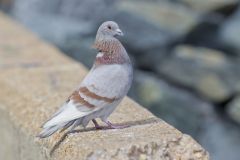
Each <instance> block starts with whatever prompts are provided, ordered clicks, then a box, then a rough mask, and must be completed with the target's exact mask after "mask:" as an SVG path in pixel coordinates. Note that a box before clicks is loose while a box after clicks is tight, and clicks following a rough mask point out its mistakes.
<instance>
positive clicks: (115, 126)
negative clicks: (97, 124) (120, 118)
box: [105, 121, 129, 129]
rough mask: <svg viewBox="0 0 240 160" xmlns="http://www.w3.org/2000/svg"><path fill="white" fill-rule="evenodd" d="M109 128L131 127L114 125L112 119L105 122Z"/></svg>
mask: <svg viewBox="0 0 240 160" xmlns="http://www.w3.org/2000/svg"><path fill="white" fill-rule="evenodd" d="M105 123H106V124H107V125H108V128H109V129H123V128H127V127H129V126H128V125H114V124H112V123H111V122H110V121H106V122H105Z"/></svg>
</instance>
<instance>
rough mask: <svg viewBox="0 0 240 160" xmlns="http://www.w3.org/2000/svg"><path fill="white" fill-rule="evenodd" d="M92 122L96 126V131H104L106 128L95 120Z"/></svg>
mask: <svg viewBox="0 0 240 160" xmlns="http://www.w3.org/2000/svg"><path fill="white" fill-rule="evenodd" d="M92 122H93V124H94V125H95V128H96V129H104V127H102V126H100V125H99V124H98V123H97V121H96V120H95V119H92Z"/></svg>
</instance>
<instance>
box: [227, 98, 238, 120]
mask: <svg viewBox="0 0 240 160" xmlns="http://www.w3.org/2000/svg"><path fill="white" fill-rule="evenodd" d="M227 113H228V115H229V117H230V118H232V119H233V120H234V121H236V122H237V123H239V124H240V95H238V96H237V97H235V98H234V99H233V101H232V102H230V103H229V104H228V105H227Z"/></svg>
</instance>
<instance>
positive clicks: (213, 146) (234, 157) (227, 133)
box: [197, 115, 240, 160]
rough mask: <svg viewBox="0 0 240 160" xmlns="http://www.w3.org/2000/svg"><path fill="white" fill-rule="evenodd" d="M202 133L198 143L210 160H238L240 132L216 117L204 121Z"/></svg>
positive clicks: (224, 120)
mask: <svg viewBox="0 0 240 160" xmlns="http://www.w3.org/2000/svg"><path fill="white" fill-rule="evenodd" d="M205 123H206V124H205V126H204V127H203V128H202V130H203V132H201V133H200V134H199V137H198V138H197V139H198V142H199V143H200V144H201V145H203V146H204V147H205V148H206V149H207V150H208V151H209V152H210V155H211V159H212V160H227V159H228V160H238V159H239V150H240V134H239V132H240V130H239V126H237V125H234V124H232V123H230V122H228V121H226V119H224V118H223V117H221V116H218V115H212V116H211V117H208V118H207V119H205Z"/></svg>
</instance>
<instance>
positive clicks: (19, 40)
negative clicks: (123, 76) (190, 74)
mask: <svg viewBox="0 0 240 160" xmlns="http://www.w3.org/2000/svg"><path fill="white" fill-rule="evenodd" d="M0 26H1V27H0V72H1V74H0V89H1V91H0V128H1V132H0V141H1V144H0V159H4V160H16V159H24V160H28V159H29V160H31V159H34V160H47V159H56V160H70V159H71V160H74V159H78V160H79V159H88V160H95V159H100V160H108V159H109V160H110V159H119V160H123V159H131V160H135V159H140V160H145V159H162V160H170V159H173V160H175V159H176V160H178V159H179V160H180V159H181V160H189V159H193V160H208V159H209V156H208V153H207V152H206V151H205V150H204V149H203V148H202V147H201V146H200V145H199V144H197V143H196V142H195V141H194V140H193V139H192V138H191V137H190V136H188V135H185V134H182V133H181V132H179V131H178V130H176V129H175V128H173V127H171V126H170V125H168V124H166V123H165V122H164V121H162V120H160V119H158V118H156V117H155V116H153V115H152V114H151V113H150V112H148V111H147V110H146V109H144V108H142V107H141V106H139V105H138V104H136V103H135V102H134V101H132V100H131V99H129V98H125V99H124V101H123V102H122V103H121V105H120V106H119V107H118V109H117V111H115V112H114V113H113V114H112V115H111V117H110V119H111V120H112V121H113V122H115V123H127V124H130V125H131V127H130V128H126V129H122V130H105V131H95V130H94V129H93V128H92V127H91V126H89V128H87V129H86V130H81V129H79V130H76V131H74V132H73V133H71V134H68V135H66V134H65V133H57V134H55V135H54V136H52V137H50V138H48V139H44V140H39V139H38V138H36V137H35V136H36V135H37V133H38V132H39V131H40V128H39V127H40V126H41V124H42V123H43V122H44V121H45V120H46V119H47V118H48V117H49V116H50V115H51V114H52V113H53V112H54V111H56V109H57V108H58V106H59V105H60V104H62V102H63V101H64V99H65V98H66V97H67V96H68V95H69V94H70V93H71V91H72V90H73V89H74V87H75V86H76V85H77V84H78V83H79V82H80V81H81V80H82V78H83V77H84V76H85V75H86V73H87V70H86V69H85V67H83V66H82V65H81V64H79V63H77V62H75V61H73V60H71V59H70V58H68V57H66V56H64V55H63V54H62V53H60V51H58V50H57V49H56V48H54V47H52V46H51V45H48V44H46V43H44V42H42V41H41V40H39V39H38V38H36V37H35V36H34V35H33V34H31V33H29V32H28V31H26V30H25V29H24V28H23V27H21V26H20V25H18V24H16V23H15V22H13V21H12V20H10V19H9V18H7V17H6V16H5V15H3V14H0Z"/></svg>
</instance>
